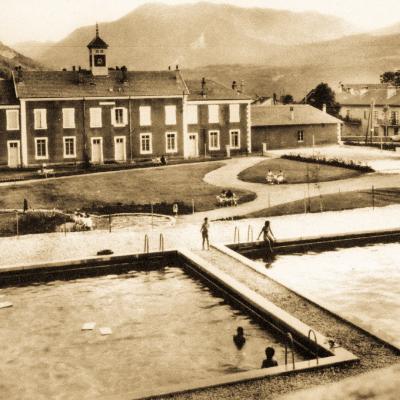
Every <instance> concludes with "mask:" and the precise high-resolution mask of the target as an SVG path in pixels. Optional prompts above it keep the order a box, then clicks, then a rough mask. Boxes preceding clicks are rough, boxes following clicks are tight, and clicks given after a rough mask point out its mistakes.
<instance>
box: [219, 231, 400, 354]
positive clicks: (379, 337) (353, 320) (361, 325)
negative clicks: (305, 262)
mask: <svg viewBox="0 0 400 400" xmlns="http://www.w3.org/2000/svg"><path fill="white" fill-rule="evenodd" d="M385 231H386V230H385ZM391 231H393V230H391ZM379 232H383V231H379ZM399 232H400V231H399ZM359 234H362V232H360V233H359ZM336 236H338V235H336ZM310 238H311V237H310ZM312 238H317V237H312ZM324 238H325V236H324ZM302 239H303V238H302ZM308 239H309V238H307V240H308ZM257 243H259V242H257ZM261 243H262V242H261ZM247 244H249V243H247ZM211 246H213V247H215V248H216V249H218V250H219V251H221V252H223V253H225V254H226V255H228V256H230V257H232V258H234V259H235V260H237V261H240V262H241V263H243V264H245V265H246V266H248V267H249V268H251V269H252V270H254V271H255V272H257V273H259V274H261V275H263V276H266V277H267V278H268V279H271V280H272V281H274V282H275V283H277V284H278V285H281V286H283V287H285V288H286V289H288V290H289V291H291V292H292V293H294V294H296V295H297V296H299V297H301V298H302V299H305V300H307V301H309V302H310V303H312V304H314V305H316V306H317V307H319V308H321V309H323V310H324V311H326V312H328V313H329V314H331V315H333V316H334V317H335V318H338V319H340V320H342V321H344V322H346V323H348V324H350V325H351V326H353V327H355V328H357V329H360V330H362V331H363V332H364V333H366V334H367V335H369V336H371V337H373V338H375V339H377V340H379V341H381V342H383V343H384V344H386V345H388V346H390V347H391V348H393V349H394V350H396V351H398V352H400V345H397V344H396V343H394V342H393V338H391V337H390V336H389V335H385V334H384V333H377V332H371V330H370V327H369V326H368V325H367V324H364V323H363V322H362V321H360V320H359V319H357V318H351V317H349V316H343V315H342V314H339V313H337V312H336V311H333V310H332V309H331V308H330V307H329V306H328V305H327V304H325V303H324V302H323V301H320V300H317V299H315V298H314V297H313V296H309V295H307V296H305V295H304V294H302V293H300V292H299V291H298V290H297V289H295V288H293V287H292V286H291V285H288V284H286V283H283V282H281V281H279V280H277V279H276V278H274V277H272V276H271V275H270V274H268V271H267V270H266V269H265V268H264V267H262V266H261V265H260V264H259V263H257V262H256V261H253V260H251V259H250V258H247V257H246V256H243V255H242V254H240V253H238V252H237V251H235V250H232V248H231V247H234V248H236V246H238V245H237V244H236V245H229V244H228V245H226V244H212V245H211ZM228 246H229V247H228ZM239 248H240V247H239Z"/></svg>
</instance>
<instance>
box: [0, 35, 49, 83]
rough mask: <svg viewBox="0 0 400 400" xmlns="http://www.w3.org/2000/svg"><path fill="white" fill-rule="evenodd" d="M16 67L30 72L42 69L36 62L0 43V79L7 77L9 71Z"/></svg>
mask: <svg viewBox="0 0 400 400" xmlns="http://www.w3.org/2000/svg"><path fill="white" fill-rule="evenodd" d="M17 66H21V67H22V68H26V69H31V70H35V69H42V66H41V65H40V64H39V63H37V62H36V61H33V60H31V59H30V58H28V57H25V56H23V55H22V54H20V53H18V52H16V51H15V50H13V49H12V48H11V47H8V46H6V45H4V44H3V43H1V42H0V78H6V77H9V76H10V73H11V71H12V70H13V69H14V68H15V67H17Z"/></svg>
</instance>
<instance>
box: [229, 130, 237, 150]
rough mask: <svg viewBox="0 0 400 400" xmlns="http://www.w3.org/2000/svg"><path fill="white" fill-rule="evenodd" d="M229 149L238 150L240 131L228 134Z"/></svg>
mask: <svg viewBox="0 0 400 400" xmlns="http://www.w3.org/2000/svg"><path fill="white" fill-rule="evenodd" d="M229 134H230V142H229V145H230V146H231V149H240V131H239V130H238V129H235V130H232V131H230V132H229Z"/></svg>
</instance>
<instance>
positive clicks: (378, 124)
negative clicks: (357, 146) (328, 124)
mask: <svg viewBox="0 0 400 400" xmlns="http://www.w3.org/2000/svg"><path fill="white" fill-rule="evenodd" d="M336 100H337V101H338V103H339V104H340V105H341V108H340V116H341V117H342V119H343V121H344V122H345V124H344V127H343V140H346V139H348V140H351V139H353V140H357V139H359V140H369V141H372V142H373V141H378V142H379V141H381V140H385V141H386V140H390V138H392V137H398V135H399V128H400V90H399V89H398V88H397V87H394V86H391V85H389V84H352V85H347V84H341V85H340V87H339V89H338V91H337V93H336Z"/></svg>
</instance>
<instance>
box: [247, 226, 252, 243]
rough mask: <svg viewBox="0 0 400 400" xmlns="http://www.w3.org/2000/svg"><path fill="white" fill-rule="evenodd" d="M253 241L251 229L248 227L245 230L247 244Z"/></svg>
mask: <svg viewBox="0 0 400 400" xmlns="http://www.w3.org/2000/svg"><path fill="white" fill-rule="evenodd" d="M252 241H253V227H252V226H251V225H249V227H248V228H247V242H248V243H249V242H252Z"/></svg>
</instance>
